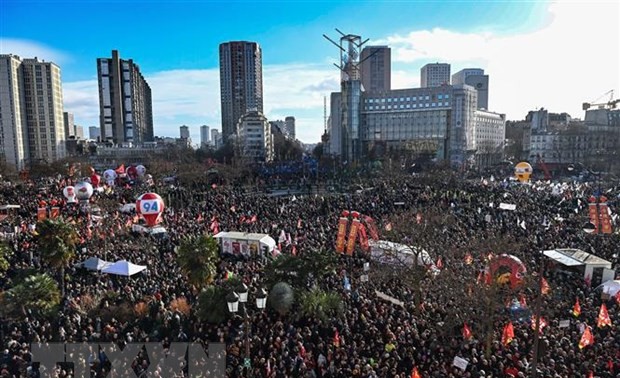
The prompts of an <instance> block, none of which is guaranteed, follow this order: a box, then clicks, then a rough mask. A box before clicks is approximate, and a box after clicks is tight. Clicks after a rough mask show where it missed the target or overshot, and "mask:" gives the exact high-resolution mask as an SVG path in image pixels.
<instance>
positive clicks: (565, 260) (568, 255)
mask: <svg viewBox="0 0 620 378" xmlns="http://www.w3.org/2000/svg"><path fill="white" fill-rule="evenodd" d="M543 254H544V255H545V256H547V257H549V258H550V259H553V260H555V261H556V262H558V263H560V264H562V265H564V266H568V267H584V273H583V278H584V279H586V278H588V277H589V278H590V279H592V278H593V277H594V275H593V272H594V269H601V270H609V271H611V270H612V269H611V262H610V261H607V260H605V259H602V258H600V257H598V256H595V255H593V254H591V253H588V252H584V251H582V250H580V249H575V248H557V249H551V250H548V251H543ZM603 277H605V275H603ZM612 278H613V276H612ZM603 281H605V278H603Z"/></svg>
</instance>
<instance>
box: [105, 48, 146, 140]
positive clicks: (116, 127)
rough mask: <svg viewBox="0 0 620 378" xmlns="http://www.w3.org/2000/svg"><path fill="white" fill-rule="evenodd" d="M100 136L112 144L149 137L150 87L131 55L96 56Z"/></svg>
mask: <svg viewBox="0 0 620 378" xmlns="http://www.w3.org/2000/svg"><path fill="white" fill-rule="evenodd" d="M97 77H98V81H99V123H100V126H101V138H102V140H104V141H109V142H112V143H116V144H122V143H136V144H141V143H143V142H152V141H153V104H152V99H151V88H150V87H149V85H148V83H147V82H146V80H145V79H144V77H143V76H142V73H140V67H138V65H137V64H135V63H134V61H133V60H132V59H129V60H125V59H120V57H119V54H118V51H117V50H112V58H99V59H97Z"/></svg>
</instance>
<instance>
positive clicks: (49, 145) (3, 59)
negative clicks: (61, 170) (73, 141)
mask: <svg viewBox="0 0 620 378" xmlns="http://www.w3.org/2000/svg"><path fill="white" fill-rule="evenodd" d="M0 76H1V77H2V79H0V117H1V119H0V121H1V122H0V131H1V132H0V142H2V143H0V156H2V159H3V160H4V162H5V163H6V164H7V165H10V166H12V167H13V168H16V169H23V168H25V167H26V166H27V165H28V164H29V163H39V162H41V163H50V162H52V161H55V160H58V159H62V158H64V157H65V156H66V146H65V130H64V118H63V111H62V85H61V82H60V68H59V67H58V66H57V65H56V64H54V63H51V62H45V61H39V60H38V59H37V58H34V59H21V58H20V57H18V56H16V55H0Z"/></svg>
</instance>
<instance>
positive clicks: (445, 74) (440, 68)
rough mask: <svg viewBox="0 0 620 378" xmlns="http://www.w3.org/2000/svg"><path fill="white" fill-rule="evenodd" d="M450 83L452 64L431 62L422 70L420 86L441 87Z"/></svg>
mask: <svg viewBox="0 0 620 378" xmlns="http://www.w3.org/2000/svg"><path fill="white" fill-rule="evenodd" d="M444 84H450V65H449V64H448V63H430V64H427V65H425V66H424V67H422V69H421V70H420V88H429V87H440V86H442V85H444Z"/></svg>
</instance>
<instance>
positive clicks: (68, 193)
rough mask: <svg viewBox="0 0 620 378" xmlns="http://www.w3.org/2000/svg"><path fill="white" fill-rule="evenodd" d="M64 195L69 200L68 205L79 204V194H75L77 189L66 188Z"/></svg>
mask: <svg viewBox="0 0 620 378" xmlns="http://www.w3.org/2000/svg"><path fill="white" fill-rule="evenodd" d="M62 194H63V195H64V196H65V198H66V199H67V203H76V202H77V200H76V199H75V197H76V195H77V193H76V192H75V188H74V187H72V186H67V187H66V188H64V189H63V190H62Z"/></svg>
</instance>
